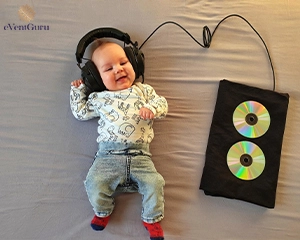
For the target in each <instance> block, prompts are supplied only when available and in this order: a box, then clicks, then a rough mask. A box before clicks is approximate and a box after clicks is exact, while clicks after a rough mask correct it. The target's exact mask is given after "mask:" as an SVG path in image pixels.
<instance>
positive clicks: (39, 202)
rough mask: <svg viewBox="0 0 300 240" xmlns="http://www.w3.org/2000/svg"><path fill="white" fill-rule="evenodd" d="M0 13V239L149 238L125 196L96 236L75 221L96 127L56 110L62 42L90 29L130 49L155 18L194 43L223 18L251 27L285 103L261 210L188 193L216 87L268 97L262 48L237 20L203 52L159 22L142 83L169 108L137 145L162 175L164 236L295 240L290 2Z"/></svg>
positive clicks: (62, 90)
mask: <svg viewBox="0 0 300 240" xmlns="http://www.w3.org/2000/svg"><path fill="white" fill-rule="evenodd" d="M32 10H33V11H32ZM0 12H1V14H0V19H1V25H2V28H1V30H0V41H1V44H0V49H1V51H0V54H1V58H0V69H1V76H2V83H1V88H0V92H1V94H0V99H1V118H0V128H1V137H0V158H1V168H0V173H1V174H0V180H1V183H2V184H1V187H0V214H1V215H0V216H1V220H0V239H3V240H23V239H28V240H40V239H43V240H50V239H55V240H68V239H89V240H92V239H107V240H119V239H124V240H127V239H128V240H129V239H130V240H133V239H136V240H142V239H149V236H148V233H147V231H146V230H145V229H144V228H143V226H142V224H141V220H140V212H141V196H140V195H139V194H138V193H132V194H121V195H118V196H116V199H115V200H116V207H115V210H114V212H113V214H112V217H111V220H110V222H109V225H108V226H107V228H106V229H105V230H104V231H103V232H95V231H93V230H92V229H91V228H90V226H89V224H90V220H91V219H92V217H93V210H92V208H91V206H90V204H89V202H88V199H87V196H86V193H85V190H84V186H83V181H84V179H85V176H86V174H87V171H88V169H89V167H90V166H91V164H92V162H93V157H94V154H95V152H96V150H97V143H96V138H97V120H96V119H95V120H91V121H87V122H80V121H78V120H76V119H75V118H74V117H73V115H72V113H71V110H70V106H69V90H70V82H71V81H72V80H74V79H77V78H79V77H80V69H79V68H78V67H77V66H76V58H75V51H76V46H77V44H78V42H79V40H80V39H81V37H82V36H83V35H84V34H86V33H87V32H88V31H90V30H92V29H95V28H99V27H114V28H117V29H119V30H121V31H124V32H126V33H128V34H129V35H130V37H131V39H132V40H133V41H137V42H138V43H139V45H141V44H142V43H143V41H144V40H145V39H146V38H147V37H148V36H149V35H150V34H151V33H152V31H153V30H154V29H155V28H156V27H157V26H159V25H160V24H161V23H163V22H165V21H174V22H176V23H178V24H180V25H181V26H183V27H184V28H185V29H186V30H187V31H189V32H190V33H191V34H192V35H193V36H194V37H195V38H196V39H197V40H198V41H199V42H200V43H203V39H202V29H203V27H204V26H208V27H209V29H210V30H211V32H212V31H213V30H214V28H215V27H216V25H217V24H218V23H219V21H221V20H222V19H223V18H224V17H226V16H227V15H229V14H240V15H241V16H243V17H244V18H245V19H247V20H248V21H249V22H250V23H251V24H252V26H253V27H254V28H255V29H256V30H257V31H258V32H259V34H260V35H261V37H262V38H263V39H264V41H265V43H266V44H267V46H268V49H269V52H270V56H271V59H272V63H273V66H274V72H275V77H276V82H275V90H276V91H277V92H280V93H288V94H289V96H290V99H289V107H288V114H287V118H286V126H285V131H284V137H283V144H282V151H281V158H280V170H279V175H278V185H277V192H276V204H275V208H274V209H270V208H266V207H262V206H259V205H256V204H252V203H249V202H246V201H241V200H234V199H228V198H225V197H212V196H207V195H205V194H204V192H203V191H202V190H199V186H200V181H201V176H202V172H203V167H204V164H205V152H206V147H207V142H208V136H209V132H210V126H211V121H212V117H213V113H214V107H215V103H216V98H217V92H218V86H219V82H220V80H222V79H227V80H230V81H232V82H236V83H242V84H246V85H251V86H255V87H259V88H262V89H268V90H272V88H273V75H272V70H271V68H270V62H269V59H268V56H267V53H266V51H265V48H264V45H263V44H262V42H261V40H260V39H259V37H258V36H257V35H256V33H255V32H254V31H253V30H252V29H251V28H250V27H249V25H248V24H247V23H246V22H245V21H243V20H242V19H240V18H237V17H235V18H230V19H227V20H226V21H224V22H223V23H222V24H221V25H220V26H219V28H218V30H217V31H216V32H215V34H214V36H213V39H212V42H211V46H210V48H202V47H200V46H199V45H198V44H197V43H196V42H195V41H193V40H192V39H191V38H190V37H189V36H188V35H187V34H186V33H185V32H184V31H183V30H182V29H181V28H179V27H178V26H176V25H174V24H167V25H164V26H163V27H161V28H160V29H159V30H157V31H156V33H155V34H154V35H153V36H152V37H151V38H150V39H149V40H148V41H147V42H146V44H145V45H144V46H143V47H142V51H143V53H144V54H145V58H146V70H145V82H146V83H148V84H150V85H152V86H153V87H154V88H155V90H156V92H157V93H158V94H160V95H163V96H165V97H166V99H167V100H168V104H169V113H168V116H167V118H165V119H162V120H156V122H155V124H154V129H155V138H154V140H153V142H152V144H151V152H152V154H153V162H154V163H155V166H156V168H157V170H158V171H159V172H160V173H161V174H162V175H163V176H164V178H165V181H166V186H165V218H164V220H163V221H162V226H163V229H164V232H165V239H167V240H179V239H187V240H198V239H206V240H209V239H230V240H233V239H234V240H239V239H243V240H247V239H249V240H250V239H256V240H260V239H261V240H262V239H272V240H276V239H278V240H282V239H299V237H300V228H299V221H300V178H299V176H300V167H299V163H300V149H299V143H300V138H299V136H300V132H299V127H298V124H297V122H298V120H299V118H300V114H299V112H300V107H299V105H300V87H299V79H298V78H299V62H300V53H299V51H298V40H299V37H300V32H299V30H298V26H299V24H300V17H299V16H300V2H299V1H295V0H294V1H293V0H291V1H289V0H283V1H268V0H263V1H254V0H248V1H216V0H213V1H205V0H203V1H194V0H187V1H179V0H172V1H171V0H166V1H158V0H151V1H137V0H128V1H116V0H111V1H96V0H85V1H77V2H76V3H75V2H74V1H70V0H66V1H35V0H32V1H27V2H24V1H20V0H16V1H3V0H2V1H0ZM29 20H30V22H28V21H29ZM26 21H27V22H26ZM120 44H122V43H121V42H120ZM87 57H88V54H87ZM297 136H298V137H297ZM270 149H272V146H270Z"/></svg>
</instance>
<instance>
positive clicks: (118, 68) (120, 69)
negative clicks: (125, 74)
mask: <svg viewBox="0 0 300 240" xmlns="http://www.w3.org/2000/svg"><path fill="white" fill-rule="evenodd" d="M121 71H123V66H122V65H120V64H118V65H117V66H116V73H119V72H121Z"/></svg>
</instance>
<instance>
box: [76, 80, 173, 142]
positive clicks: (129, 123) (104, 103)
mask: <svg viewBox="0 0 300 240" xmlns="http://www.w3.org/2000/svg"><path fill="white" fill-rule="evenodd" d="M85 92H86V89H85V86H84V85H81V86H80V87H79V88H75V87H71V92H70V105H71V110H72V113H73V115H74V116H75V118H77V119H78V120H89V119H91V118H94V117H99V121H98V133H99V136H98V138H97V142H102V141H112V142H123V143H126V142H134V143H150V142H151V141H152V139H153V137H154V132H153V128H152V124H153V120H143V119H141V117H140V116H139V110H140V108H141V107H146V108H148V109H150V110H151V111H152V112H153V113H154V115H155V118H163V117H165V116H166V114H167V111H168V104H167V101H166V99H165V98H164V97H162V96H159V95H157V94H156V93H155V91H154V89H153V88H152V87H151V86H150V85H147V84H141V83H137V84H135V85H133V86H132V87H130V88H128V89H125V90H121V91H104V92H94V93H91V94H90V95H89V97H88V99H87V100H86V95H85Z"/></svg>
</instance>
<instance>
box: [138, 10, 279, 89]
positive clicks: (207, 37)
mask: <svg viewBox="0 0 300 240" xmlns="http://www.w3.org/2000/svg"><path fill="white" fill-rule="evenodd" d="M231 17H238V18H240V19H242V20H244V21H245V22H246V23H247V24H248V25H249V26H250V27H251V29H252V30H253V31H254V32H255V33H256V35H257V36H258V37H259V38H260V40H261V41H262V43H263V45H264V47H265V50H266V52H267V55H268V58H269V62H270V67H271V70H272V75H273V91H275V85H276V80H275V71H274V66H273V63H272V59H271V55H270V52H269V49H268V47H267V44H266V43H265V41H264V39H263V38H262V36H261V35H260V34H259V33H258V31H257V30H256V29H255V28H254V27H253V26H252V25H251V23H250V22H249V21H248V20H247V19H246V18H244V17H243V16H241V15H239V14H230V15H228V16H226V17H224V18H223V19H222V20H221V21H220V22H219V23H218V24H217V26H216V27H215V29H214V31H213V32H212V33H211V31H210V29H209V28H208V27H207V26H204V27H203V31H202V38H203V44H202V43H200V42H199V41H198V40H197V39H196V38H195V37H194V36H193V35H192V34H191V33H190V32H189V31H187V30H186V29H185V28H184V27H183V26H181V25H180V24H179V23H177V22H174V21H166V22H163V23H162V24H160V25H159V26H158V27H157V28H156V29H155V30H154V31H153V32H152V33H151V34H150V35H149V36H148V37H147V38H146V40H145V41H144V42H143V43H142V44H141V46H140V47H139V49H141V48H142V47H143V46H144V45H145V43H146V42H147V41H148V40H149V39H150V38H151V37H152V36H153V35H154V33H156V31H157V30H158V29H160V28H161V27H163V26H164V25H167V24H174V25H176V26H177V27H179V28H181V29H182V30H183V31H184V32H185V33H186V34H187V35H189V36H190V37H191V38H192V39H193V40H194V41H195V42H196V43H197V44H198V45H199V46H201V47H202V48H209V47H210V45H211V42H212V38H213V36H214V34H215V32H216V30H217V29H218V27H219V26H220V24H221V23H223V22H224V21H225V20H226V19H228V18H231Z"/></svg>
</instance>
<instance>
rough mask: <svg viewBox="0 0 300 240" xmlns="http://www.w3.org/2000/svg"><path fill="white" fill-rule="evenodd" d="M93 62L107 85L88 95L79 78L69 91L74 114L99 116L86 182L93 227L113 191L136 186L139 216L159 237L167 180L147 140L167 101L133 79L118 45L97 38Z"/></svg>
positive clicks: (104, 218) (103, 221)
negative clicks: (95, 148)
mask: <svg viewBox="0 0 300 240" xmlns="http://www.w3.org/2000/svg"><path fill="white" fill-rule="evenodd" d="M92 61H93V62H94V64H95V65H96V67H97V69H98V71H99V73H100V76H101V78H102V81H103V83H104V85H105V87H106V89H107V90H105V91H102V92H93V93H91V94H90V95H89V96H88V98H86V86H85V84H84V82H83V80H82V79H78V80H75V81H73V82H72V83H71V92H70V105H71V110H72V113H73V115H74V116H75V118H76V119H78V120H89V119H92V118H94V117H99V126H98V133H99V136H98V138H97V142H98V144H99V148H98V151H97V153H96V156H95V160H94V162H93V165H92V166H91V168H90V169H89V171H88V174H87V177H86V180H85V182H84V184H85V188H86V192H87V195H88V198H89V201H90V203H91V205H92V207H93V209H94V212H95V216H94V218H93V219H92V221H91V227H92V228H93V229H94V230H103V229H104V228H105V227H106V225H107V223H108V221H109V218H110V215H111V213H112V211H113V209H114V199H113V194H114V193H115V192H116V191H117V190H120V191H127V192H130V191H133V190H134V191H138V192H139V193H140V194H141V195H142V214H141V218H142V223H143V225H144V226H145V228H146V229H147V230H148V231H149V234H150V239H151V240H154V239H155V240H162V239H164V234H163V230H162V228H161V225H160V221H161V220H162V219H163V217H164V191H163V188H164V185H165V181H164V179H163V177H162V176H161V175H160V174H159V173H158V172H157V170H156V169H155V166H154V164H153V162H152V160H151V153H150V151H149V144H150V142H151V141H152V139H153V137H154V132H153V128H152V125H153V120H154V119H155V118H163V117H165V116H166V114H167V111H168V104H167V101H166V99H165V98H164V97H162V96H159V95H157V94H156V92H155V90H154V89H153V88H152V87H151V86H150V85H148V84H142V83H140V82H136V81H135V78H136V77H135V76H136V74H135V71H134V69H133V67H132V64H131V62H130V61H129V60H128V58H127V56H126V53H125V51H124V49H123V48H122V47H121V46H119V45H118V44H116V43H112V42H101V43H100V44H99V46H98V47H97V48H96V49H95V51H94V52H93V54H92Z"/></svg>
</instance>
